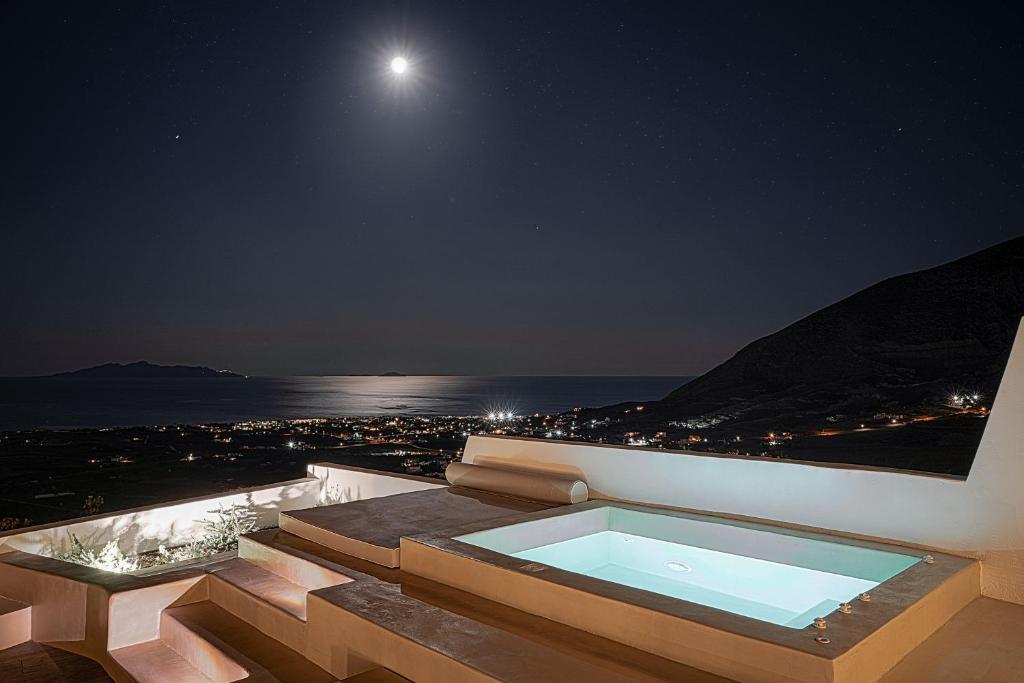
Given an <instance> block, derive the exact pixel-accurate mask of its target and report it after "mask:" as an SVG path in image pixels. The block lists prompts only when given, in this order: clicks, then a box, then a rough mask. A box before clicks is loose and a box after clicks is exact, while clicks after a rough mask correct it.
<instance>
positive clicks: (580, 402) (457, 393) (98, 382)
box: [0, 376, 691, 431]
mask: <svg viewBox="0 0 1024 683" xmlns="http://www.w3.org/2000/svg"><path fill="white" fill-rule="evenodd" d="M689 379H691V378H689V377H464V376H410V377H351V376H336V377H247V378H245V379H68V378H49V377H44V378H38V377H31V378H30V377H7V378H0V431H9V430H20V429H71V428H82V427H126V426H137V425H170V424H198V423H204V422H205V423H210V422H239V421H243V420H253V419H287V418H301V417H342V416H362V415H485V414H487V413H489V412H508V411H512V412H515V413H518V414H532V413H542V414H549V413H557V412H563V411H565V410H569V409H570V408H572V407H574V406H583V407H598V406H604V405H609V404H613V403H621V402H624V401H648V400H652V399H658V398H662V397H663V396H665V395H666V394H668V393H669V392H670V391H672V390H673V389H675V388H676V387H678V386H680V385H682V384H684V383H686V382H687V381H688V380H689Z"/></svg>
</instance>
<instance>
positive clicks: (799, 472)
mask: <svg viewBox="0 0 1024 683" xmlns="http://www.w3.org/2000/svg"><path fill="white" fill-rule="evenodd" d="M463 461H464V462H469V463H474V462H475V463H477V464H486V463H492V464H493V463H502V462H504V463H507V464H509V465H515V466H520V467H534V468H539V469H542V470H552V471H560V472H571V473H573V474H576V475H579V476H580V477H581V478H583V479H584V481H586V482H587V484H588V486H589V487H590V490H591V497H595V498H601V497H606V498H617V499H623V500H630V501H636V502H641V503H653V504H658V505H670V506H674V507H682V508H689V509H696V510H707V511H711V512H720V513H727V514H734V515H744V516H749V517H757V518H761V519H768V520H775V521H780V522H786V523H790V524H800V525H805V526H810V527H816V528H821V529H832V530H837V531H843V532H847V533H852V534H858V535H864V536H872V537H875V538H880V539H889V540H893V541H902V542H906V543H912V544H916V545H922V546H928V547H933V548H938V549H944V550H950V551H953V552H959V553H961V554H969V555H972V556H975V557H978V558H980V559H982V561H983V562H982V583H983V586H982V590H983V592H984V593H985V594H986V595H990V596H992V597H998V598H1001V599H1004V600H1012V601H1014V602H1018V603H1022V604H1024V321H1022V322H1021V325H1020V327H1019V328H1018V332H1017V338H1016V340H1015V342H1014V346H1013V350H1012V352H1011V354H1010V359H1009V362H1008V363H1007V366H1006V371H1005V373H1004V375H1003V380H1002V384H1001V385H1000V387H999V392H998V394H997V396H996V400H995V403H994V405H993V407H992V413H991V415H990V416H989V418H988V424H987V426H986V428H985V433H984V435H983V436H982V440H981V444H980V446H979V448H978V453H977V456H976V457H975V460H974V465H973V467H972V468H971V472H970V475H969V476H968V478H967V479H966V480H964V481H961V480H955V479H946V478H942V477H935V476H927V475H917V474H907V473H902V472H887V471H880V470H867V469H851V468H840V467H828V466H821V465H812V464H806V463H799V462H792V461H781V460H773V459H762V458H736V457H732V458H730V457H716V456H709V455H703V454H690V453H679V452H666V451H663V450H656V449H638V448H623V447H616V446H599V445H592V444H585V443H572V442H553V441H546V440H536V439H513V438H503V437H486V436H472V437H470V438H469V441H468V442H467V444H466V451H465V454H464V455H463Z"/></svg>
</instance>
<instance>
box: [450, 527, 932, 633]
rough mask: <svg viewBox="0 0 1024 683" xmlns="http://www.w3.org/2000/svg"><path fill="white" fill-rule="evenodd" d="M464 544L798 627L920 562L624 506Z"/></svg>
mask: <svg viewBox="0 0 1024 683" xmlns="http://www.w3.org/2000/svg"><path fill="white" fill-rule="evenodd" d="M568 522H571V523H568ZM455 540H457V541H461V542H463V543H468V544H471V545H474V546H477V547H480V548H486V549H488V550H492V551H495V552H499V553H502V554H505V555H509V556H511V557H515V558H519V559H522V560H527V561H530V562H534V563H540V564H543V565H547V566H550V567H556V568H558V569H563V570H565V571H569V572H573V573H576V574H582V575H585V576H590V577H593V578H597V579H603V580H605V581H610V582H613V583H616V584H620V585H624V586H630V587H632V588H639V589H642V590H645V591H650V592H653V593H659V594H661V595H665V596H669V597H672V598H678V599H681V600H686V601H689V602H692V603H697V604H700V605H706V606H708V607H714V608H717V609H720V610H726V611H728V612H732V613H734V614H740V615H743V616H746V617H750V618H752V619H758V620H761V621H767V622H770V623H773V624H778V625H780V626H785V627H789V628H794V629H801V628H805V627H807V626H808V625H810V624H812V623H813V621H814V618H815V617H819V616H826V615H828V614H829V613H831V612H833V611H834V610H835V609H836V608H837V607H839V606H840V605H841V604H842V603H845V602H852V601H854V600H855V599H856V598H857V597H858V596H859V595H860V594H861V593H866V592H868V591H870V590H871V589H872V588H874V587H875V586H877V585H878V584H880V583H882V582H883V581H886V580H888V579H890V578H892V577H894V576H896V575H897V574H899V573H900V572H902V571H904V570H906V569H908V568H909V567H911V566H913V565H914V564H917V563H918V562H920V561H921V560H920V558H919V557H912V556H909V555H903V554H899V553H893V552H887V551H883V550H876V549H873V548H867V547H860V546H855V545H847V544H842V543H832V542H829V541H823V540H818V539H813V538H805V537H800V536H793V535H787V534H784V533H773V532H771V531H765V530H762V529H753V528H747V527H744V526H741V525H730V524H722V523H714V522H708V521H703V520H697V519H688V518H683V517H674V516H666V515H662V514H658V513H656V512H642V511H638V510H635V509H628V508H618V507H602V508H597V509H594V510H590V511H587V512H584V513H579V514H573V515H567V516H565V517H556V518H552V519H547V520H543V521H538V522H527V523H523V524H516V525H511V526H506V527H499V528H496V529H489V530H486V531H480V532H476V533H471V534H466V535H463V536H458V537H456V538H455Z"/></svg>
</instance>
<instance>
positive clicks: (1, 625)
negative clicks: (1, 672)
mask: <svg viewBox="0 0 1024 683" xmlns="http://www.w3.org/2000/svg"><path fill="white" fill-rule="evenodd" d="M31 639H32V607H30V606H29V605H26V604H25V603H23V602H18V601H17V600H11V599H10V598H5V597H3V596H2V595H0V650H6V649H7V648H9V647H14V646H15V645H20V644H21V643H24V642H26V641H29V640H31Z"/></svg>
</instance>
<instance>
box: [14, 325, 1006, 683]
mask: <svg viewBox="0 0 1024 683" xmlns="http://www.w3.org/2000/svg"><path fill="white" fill-rule="evenodd" d="M1022 414H1024V334H1018V338H1017V341H1016V343H1015V346H1014V349H1013V351H1012V353H1011V356H1010V360H1009V363H1008V365H1007V369H1006V372H1005V375H1004V378H1003V383H1002V386H1001V387H1000V390H999V393H998V395H997V397H996V400H995V403H994V405H993V408H992V413H991V416H990V417H989V418H988V422H987V427H986V431H985V434H984V436H983V438H982V442H981V445H980V447H979V450H978V453H977V457H976V459H975V462H974V465H973V468H972V470H971V472H970V474H969V476H968V477H967V478H966V479H964V478H957V479H954V478H944V477H937V476H925V475H920V474H916V473H910V472H901V471H892V470H884V469H879V468H854V467H830V466H827V465H822V464H820V463H813V464H808V463H800V462H787V461H777V460H771V459H762V458H747V457H722V456H715V455H709V454H699V453H689V452H672V451H667V450H662V449H644V448H622V447H612V446H603V445H594V444H583V443H568V442H557V441H551V440H533V439H513V438H503V437H490V436H477V435H475V436H471V437H470V438H469V440H468V442H467V444H466V448H465V452H464V454H463V458H462V462H461V463H456V464H454V465H453V466H452V467H451V468H450V470H449V480H450V481H449V482H444V481H440V480H437V479H427V478H422V477H413V476H406V475H392V474H384V473H379V472H373V471H369V470H363V469H359V468H352V467H344V466H340V465H333V464H330V463H317V464H313V465H310V466H309V469H308V476H307V477H305V478H303V479H299V480H295V481H289V482H283V483H281V484H278V485H272V486H264V487H256V488H253V489H248V490H244V491H236V492H232V493H231V494H228V495H224V496H212V497H205V498H197V499H192V500H185V501H180V502H177V503H174V504H169V505H160V506H152V507H148V508H139V509H135V510H128V511H123V512H119V513H115V514H110V515H101V516H96V517H91V518H83V519H78V520H72V521H71V522H67V523H61V524H54V525H47V526H42V527H34V528H29V529H20V530H16V531H13V532H8V533H6V534H4V535H2V536H0V677H2V680H4V681H37V680H76V681H93V680H96V681H99V680H114V681H119V682H121V681H124V682H129V681H140V682H143V683H150V682H154V683H155V682H160V681H196V682H199V683H203V682H209V681H218V682H219V681H225V682H227V681H241V680H246V681H312V682H315V681H338V680H344V681H356V682H360V681H361V682H363V683H367V682H371V681H381V682H383V681H403V680H405V681H408V680H412V681H426V682H433V681H437V682H441V681H444V682H449V681H456V682H460V681H467V682H469V681H472V682H476V681H513V682H520V681H522V682H526V681H530V682H531V683H532V682H544V681H550V682H552V683H568V682H570V681H585V682H587V683H592V682H594V681H608V682H615V681H698V682H703V681H707V682H711V681H725V680H739V681H755V682H761V681H764V682H768V681H790V682H792V681H816V682H817V681H823V682H835V683H850V682H857V683H859V682H860V681H876V680H878V681H885V682H886V683H893V682H896V681H925V680H927V681H989V682H990V681H1014V680H1024V654H1022V653H1024V635H1022V634H1024V571H1022V569H1021V568H1022V567H1024V498H1022V497H1021V496H1020V490H1021V488H1022V486H1024V459H1022V458H1020V444H1022V443H1024V423H1022V422H1021V420H1020V419H1019V418H1020V415H1022ZM588 499H589V500H588ZM233 504H235V505H244V506H246V507H248V508H250V509H252V510H254V511H255V512H256V513H257V515H258V517H259V520H260V523H261V526H263V527H267V528H265V529H264V530H262V531H257V532H254V533H250V534H246V535H244V536H242V537H241V538H240V540H239V544H238V549H237V551H236V552H232V553H227V554H221V555H218V556H214V557H209V558H205V559H199V560H193V561H189V562H185V563H182V564H178V565H170V566H167V567H163V568H160V569H156V570H146V571H144V572H136V573H130V574H118V573H112V572H109V571H104V570H102V569H97V568H92V567H84V566H79V565H76V564H70V563H68V562H64V561H60V560H57V559H54V558H53V557H51V555H52V554H53V551H54V548H56V547H60V545H61V544H62V543H64V542H65V539H66V538H67V537H68V534H69V533H74V534H75V535H76V536H78V537H79V538H82V539H87V541H88V543H89V544H90V545H92V546H102V545H103V544H105V543H107V542H109V541H115V542H117V543H118V545H119V547H120V548H121V550H122V551H124V552H126V553H138V552H145V551H147V550H152V549H153V548H155V547H156V546H157V545H158V544H164V545H167V546H171V547H173V546H175V545H181V544H183V543H185V542H187V541H188V540H189V539H190V538H192V537H193V536H194V535H195V534H196V533H197V531H198V530H199V529H200V528H201V527H202V524H201V522H202V520H204V519H209V515H210V514H211V510H215V509H217V508H218V507H222V506H225V505H233ZM495 530H500V531H497V532H496V531H495ZM603 531H610V532H614V533H616V534H620V535H622V534H625V535H626V536H627V537H628V538H627V539H626V540H627V541H628V542H631V543H632V542H636V545H634V546H619V547H620V548H630V547H632V548H633V549H634V550H632V551H628V550H627V551H624V552H626V555H627V557H628V558H629V559H630V561H632V560H634V559H635V560H636V561H638V562H639V561H640V560H641V559H643V558H644V557H647V555H646V554H645V553H647V554H650V553H649V552H648V551H644V552H640V551H639V550H636V549H637V548H652V547H662V546H665V545H667V546H669V547H671V548H673V550H672V551H671V552H673V553H682V552H685V551H686V549H687V548H690V549H691V550H692V549H694V548H696V549H698V550H700V551H702V552H707V551H714V552H715V553H717V554H718V555H716V556H725V557H731V558H735V562H736V563H735V564H734V565H729V566H730V567H733V566H735V567H736V568H737V569H736V572H737V574H736V577H737V578H735V579H733V585H731V586H726V588H725V589H722V588H720V586H721V584H720V583H718V584H714V585H715V586H719V587H718V588H716V589H715V590H714V591H706V590H705V591H704V592H703V593H701V592H699V591H698V592H696V593H694V592H692V591H691V592H690V593H687V595H692V596H695V597H693V599H690V598H686V599H683V598H679V597H673V593H672V591H671V590H669V591H668V592H666V591H665V590H662V589H660V588H657V586H659V585H665V584H666V582H669V583H670V585H671V586H677V585H680V583H671V582H672V581H676V582H681V583H682V584H685V586H686V587H687V590H690V587H692V586H696V585H698V584H699V583H700V582H701V581H706V580H708V579H710V578H721V576H719V575H716V576H712V575H711V574H710V573H702V572H701V571H700V567H699V566H698V565H693V566H690V565H687V564H686V561H683V560H681V559H680V558H681V557H683V556H681V555H668V556H664V557H663V556H652V557H653V558H654V559H653V564H650V565H642V566H641V565H638V567H639V569H637V571H640V572H642V573H643V572H647V573H648V574H649V575H651V576H657V577H658V580H657V581H655V582H653V583H650V584H648V583H643V584H642V586H644V587H645V588H644V589H642V588H641V587H638V585H633V584H631V583H630V582H629V581H628V580H625V579H624V580H615V581H611V580H606V579H603V578H595V576H590V575H588V573H587V572H588V570H587V569H585V568H584V569H579V568H577V569H572V570H567V569H565V568H562V567H561V566H560V565H559V563H558V557H557V556H556V555H551V556H545V557H551V558H554V559H550V560H548V559H545V561H544V562H540V561H536V560H528V559H523V558H521V557H519V556H517V553H520V552H521V551H531V552H532V551H533V550H535V549H537V548H544V549H548V548H551V547H559V544H562V543H565V542H575V541H577V540H578V539H581V538H589V537H590V536H591V535H593V534H597V533H602V532H603ZM481 534H484V535H487V534H490V535H489V536H486V537H487V538H490V539H492V540H491V541H490V542H489V543H482V544H476V543H475V542H470V539H476V538H482V536H480V535H481ZM495 534H497V535H495ZM616 538H619V536H616ZM494 539H497V540H494ZM648 541H650V542H652V543H653V545H651V544H648V545H644V544H645V543H647V542H648ZM658 544H661V545H658ZM574 547H578V546H574ZM609 552H610V551H609ZM617 552H622V551H617ZM652 552H653V551H652ZM666 558H668V559H671V560H672V561H670V562H665V560H666ZM879 558H881V560H880V559H879ZM893 558H895V560H898V561H899V562H900V563H902V564H901V565H900V566H901V568H900V569H898V570H893V571H883V570H882V569H881V568H880V566H881V565H879V562H880V561H881V562H882V564H883V565H884V564H885V562H888V561H890V560H893ZM571 559H573V560H574V562H577V563H578V561H580V558H579V557H573V558H571ZM584 559H586V558H584ZM587 561H592V562H596V563H597V564H598V565H600V563H602V562H605V563H609V562H611V560H610V559H607V558H603V557H602V556H600V555H599V554H595V555H594V557H592V558H590V559H588V560H587ZM764 562H768V563H772V567H775V568H780V567H781V568H782V569H781V570H779V571H782V572H783V574H782V575H780V576H784V575H785V571H787V568H788V570H794V569H795V570H797V573H798V574H799V572H806V571H807V570H812V571H814V572H818V573H819V574H820V575H822V576H840V577H842V578H846V579H851V578H852V579H856V580H857V581H861V582H868V583H870V585H871V586H873V587H872V588H870V589H868V590H865V591H864V592H862V593H860V594H859V595H856V594H851V595H842V596H835V595H831V594H827V593H821V594H819V593H816V592H815V590H818V589H815V588H814V586H813V585H810V584H808V586H803V588H806V590H801V591H797V593H796V598H799V599H800V600H805V601H809V603H808V604H809V606H810V609H806V610H805V607H807V606H808V605H804V604H803V603H800V605H802V606H800V605H798V606H796V607H793V606H790V605H789V604H788V603H786V604H785V605H784V604H783V603H784V600H783V596H782V595H781V593H784V592H785V591H780V595H778V596H777V595H774V594H772V593H771V592H770V591H769V594H768V596H767V597H759V598H755V597H751V596H752V593H751V592H750V590H748V589H750V588H751V585H753V584H759V585H754V586H753V587H754V588H758V587H759V588H764V585H760V584H762V583H763V582H760V581H759V580H758V577H757V576H753V575H747V574H743V573H742V571H745V570H741V569H740V568H741V567H746V566H749V565H751V564H752V563H753V564H754V565H757V563H764ZM668 565H674V567H671V566H668ZM572 566H573V567H576V566H577V565H576V564H573V565H572ZM757 566H761V565H757ZM666 567H667V568H666ZM695 567H696V569H695ZM619 569H622V567H621V566H620V567H619ZM662 570H664V571H665V572H668V571H677V570H678V571H681V572H683V574H681V575H672V574H664V575H661V574H659V572H662ZM773 571H775V570H774V569H773ZM691 572H692V578H685V577H688V576H691V575H690V573H691ZM800 575H801V576H803V574H800ZM678 576H683V577H684V578H682V579H680V578H678ZM659 582H660V583H659ZM810 583H814V582H810ZM748 584H750V585H748ZM767 585H769V588H770V584H767ZM858 585H861V584H858ZM651 586H654V587H653V588H652V587H651ZM731 589H735V590H734V591H733V592H727V593H726V594H723V593H721V591H722V590H725V591H729V590H731ZM858 590H861V589H858ZM716 591H718V592H716ZM722 595H724V596H725V598H724V601H723V598H722ZM759 595H762V596H763V595H764V591H761V593H759ZM787 595H788V594H787ZM776 598H778V604H776V602H775V599H776ZM823 598H824V599H823ZM758 600H761V601H764V600H767V601H768V602H766V603H764V604H765V605H768V606H770V607H771V608H772V609H774V610H776V611H779V610H782V611H783V612H785V610H791V612H789V613H787V614H795V615H796V616H795V617H793V618H792V619H790V616H784V617H782V619H783V620H782V621H772V620H771V619H768V618H763V617H759V616H757V613H755V612H749V611H745V610H748V607H749V606H750V605H751V604H754V603H756V602H757V601H758ZM843 601H845V602H843ZM769 603H770V604H769ZM758 604H760V603H758ZM784 607H785V609H783V608H784ZM812 617H813V618H812ZM786 620H788V621H786Z"/></svg>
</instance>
